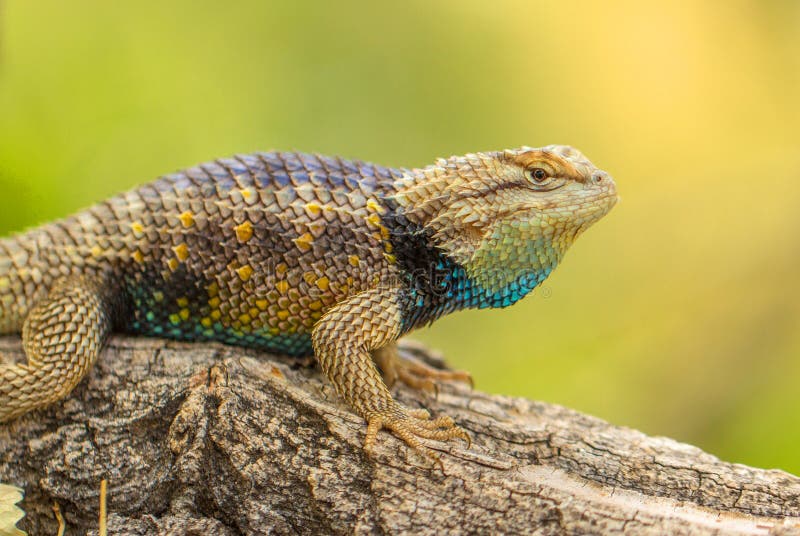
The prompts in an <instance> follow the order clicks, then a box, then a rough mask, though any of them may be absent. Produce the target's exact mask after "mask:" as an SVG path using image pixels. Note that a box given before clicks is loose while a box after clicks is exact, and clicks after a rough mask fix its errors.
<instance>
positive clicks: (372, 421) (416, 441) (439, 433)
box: [364, 404, 472, 471]
mask: <svg viewBox="0 0 800 536" xmlns="http://www.w3.org/2000/svg"><path fill="white" fill-rule="evenodd" d="M381 428H387V429H389V430H391V431H392V433H393V434H394V435H396V436H397V437H399V438H400V439H402V440H403V441H404V442H405V443H406V444H407V445H408V446H409V447H411V448H412V449H414V450H415V451H416V452H417V453H419V454H421V455H422V456H424V457H426V458H429V459H431V460H433V461H434V463H436V464H437V465H438V466H439V468H440V469H442V471H444V466H443V465H442V461H441V459H440V458H439V455H438V454H437V453H436V452H434V451H433V450H432V449H430V448H429V447H426V446H425V445H423V444H422V442H420V439H435V440H438V441H448V440H450V439H456V438H458V439H463V440H464V441H466V443H467V445H468V447H469V446H471V445H472V439H471V438H470V436H469V434H468V433H467V432H466V431H465V430H464V429H463V428H461V427H460V426H458V425H456V424H455V422H454V421H453V419H452V418H451V417H448V416H446V415H445V416H442V417H437V418H436V419H431V415H430V413H429V412H428V411H427V410H425V409H407V408H404V407H403V406H400V405H399V404H398V405H395V407H393V408H391V409H389V410H386V411H384V412H381V413H377V414H374V415H371V416H370V417H368V419H367V434H366V437H365V438H364V450H365V451H366V452H367V454H371V453H372V451H373V448H374V446H375V440H376V437H377V435H378V431H380V429H381Z"/></svg>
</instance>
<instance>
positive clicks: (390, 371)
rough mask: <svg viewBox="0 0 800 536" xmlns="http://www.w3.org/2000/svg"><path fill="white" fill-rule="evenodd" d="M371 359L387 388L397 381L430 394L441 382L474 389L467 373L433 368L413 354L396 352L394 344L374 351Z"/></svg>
mask: <svg viewBox="0 0 800 536" xmlns="http://www.w3.org/2000/svg"><path fill="white" fill-rule="evenodd" d="M373 357H374V359H375V362H376V363H377V364H378V366H379V367H380V368H381V370H382V371H383V379H384V381H385V382H386V385H387V386H389V387H391V386H392V385H394V383H395V382H396V381H397V380H400V381H401V382H403V383H404V384H406V385H408V386H409V387H411V388H412V389H417V390H421V391H427V392H431V393H437V392H438V389H437V386H436V383H437V382H442V381H459V382H464V383H469V385H470V387H474V384H473V381H472V375H471V374H470V373H469V372H467V371H465V370H442V369H437V368H434V367H432V366H430V365H428V364H427V363H425V362H423V361H422V360H420V359H419V358H417V357H416V356H414V355H413V352H408V351H403V350H398V348H397V345H394V344H391V345H387V346H384V347H383V348H380V349H378V350H375V351H374V352H373Z"/></svg>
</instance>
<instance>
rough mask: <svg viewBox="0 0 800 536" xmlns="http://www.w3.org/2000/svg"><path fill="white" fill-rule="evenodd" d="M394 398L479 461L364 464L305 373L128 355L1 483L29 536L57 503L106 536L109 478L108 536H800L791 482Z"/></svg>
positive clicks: (572, 418)
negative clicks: (14, 498) (8, 488)
mask: <svg viewBox="0 0 800 536" xmlns="http://www.w3.org/2000/svg"><path fill="white" fill-rule="evenodd" d="M407 351H415V350H414V348H413V347H407ZM0 352H5V353H6V354H13V355H14V356H16V358H20V356H21V354H20V350H19V342H18V340H13V339H2V340H0ZM397 396H398V398H399V399H400V400H401V401H402V402H403V403H405V404H407V405H409V406H418V405H420V404H421V403H422V404H424V405H425V406H426V407H428V408H429V409H431V410H432V411H433V413H434V414H437V415H438V414H444V413H446V414H448V415H451V416H452V417H454V418H455V419H456V421H457V422H458V423H460V424H461V425H463V426H464V427H465V428H466V429H467V430H468V431H469V432H470V433H471V434H472V437H473V445H472V447H471V448H469V449H468V448H466V446H465V445H463V444H446V445H445V444H436V443H434V442H432V443H430V444H431V445H435V447H436V449H437V450H438V451H440V452H441V455H442V461H443V463H444V473H442V471H441V470H440V469H438V468H436V467H434V466H432V464H431V463H430V461H429V460H427V459H423V458H421V457H420V456H418V455H417V454H415V453H414V452H412V451H411V450H409V449H408V448H407V447H406V446H405V445H404V444H402V443H401V442H400V441H399V440H397V439H395V438H394V437H392V436H391V435H389V434H388V433H385V432H382V433H381V435H380V438H379V439H380V440H379V442H378V447H377V449H376V453H375V456H374V457H373V458H370V457H367V456H366V455H365V454H364V452H363V451H362V449H361V443H362V440H363V436H364V428H365V426H364V423H363V421H362V420H361V419H360V418H359V417H358V416H356V415H355V414H353V413H352V412H351V411H350V410H349V409H347V408H346V407H345V406H344V405H343V404H342V403H341V401H340V400H339V399H338V398H337V396H336V394H335V393H334V391H333V389H332V387H331V386H330V385H329V384H328V383H327V382H326V381H324V380H323V379H322V378H321V377H320V375H319V373H318V371H317V370H316V369H315V368H313V367H302V366H297V364H296V363H295V364H293V362H292V361H290V360H287V359H282V358H278V357H275V356H270V355H264V354H257V353H254V352H251V351H247V350H242V349H235V348H229V347H223V346H215V345H209V346H203V345H190V344H178V343H169V342H164V341H158V340H146V339H133V338H124V337H116V338H114V339H113V340H112V342H111V344H110V345H109V347H108V348H107V350H106V351H105V352H104V354H103V355H102V356H101V358H100V360H99V362H98V363H97V365H96V366H95V369H94V371H93V372H92V373H91V375H90V377H89V378H88V380H87V381H84V382H83V383H82V384H81V385H80V386H79V387H78V388H77V389H76V390H75V392H73V394H72V395H71V396H70V397H69V398H68V399H67V400H65V401H64V402H63V403H60V404H56V405H55V406H54V407H51V408H49V409H46V410H42V411H39V412H35V413H33V414H29V415H26V416H24V417H22V418H20V419H18V420H17V421H15V422H13V423H10V424H7V425H0V481H1V482H5V483H8V484H14V485H17V486H20V487H22V488H24V489H25V491H26V499H25V501H24V502H23V504H22V506H23V508H24V509H25V510H26V511H27V513H28V515H27V517H26V519H25V520H24V521H23V523H22V524H21V526H22V528H25V529H27V530H28V531H29V532H30V533H31V534H34V535H36V534H55V532H56V522H55V518H54V515H53V511H52V505H53V502H57V503H58V504H59V505H60V508H61V511H62V512H63V515H64V518H65V519H66V522H67V534H83V533H86V532H87V531H90V532H95V533H96V530H97V512H98V494H99V488H100V480H101V479H103V478H107V479H108V480H109V497H108V500H109V506H108V507H109V519H108V522H109V533H110V534H184V533H191V534H257V533H265V532H269V533H276V534H295V533H297V534H328V533H332V534H347V533H357V534H365V533H391V534H403V533H405V534H409V533H413V534H445V533H452V534H470V533H508V534H586V533H601V534H616V533H623V532H624V533H626V534H659V535H662V534H800V478H798V477H795V476H792V475H789V474H787V473H784V472H782V471H776V470H772V471H766V470H761V469H753V468H750V467H745V466H742V465H735V464H729V463H725V462H721V461H719V460H718V459H716V458H715V457H713V456H711V455H709V454H706V453H704V452H702V451H700V450H699V449H697V448H695V447H691V446H688V445H684V444H680V443H677V442H675V441H672V440H670V439H665V438H659V437H648V436H645V435H644V434H642V433H640V432H637V431H634V430H630V429H627V428H621V427H616V426H611V425H609V424H607V423H605V422H603V421H601V420H599V419H595V418H592V417H588V416H586V415H582V414H580V413H576V412H574V411H571V410H568V409H565V408H562V407H559V406H554V405H550V404H544V403H540V402H532V401H529V400H524V399H519V398H508V397H502V396H490V395H486V394H483V393H480V392H477V391H470V390H469V388H468V387H466V386H462V385H455V384H448V385H445V386H443V388H442V389H441V391H440V393H439V395H438V398H437V399H433V398H431V397H430V396H426V395H423V394H420V393H415V392H412V391H410V390H409V389H407V388H398V389H397Z"/></svg>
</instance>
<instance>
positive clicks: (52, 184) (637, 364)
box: [0, 0, 800, 473]
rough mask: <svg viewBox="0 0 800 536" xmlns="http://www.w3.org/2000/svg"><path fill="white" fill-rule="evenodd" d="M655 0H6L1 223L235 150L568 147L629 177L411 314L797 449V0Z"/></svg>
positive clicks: (452, 347)
mask: <svg viewBox="0 0 800 536" xmlns="http://www.w3.org/2000/svg"><path fill="white" fill-rule="evenodd" d="M664 4H666V3H664ZM668 4H669V5H660V6H659V5H656V4H654V3H642V2H638V1H629V2H604V1H603V2H600V1H597V2H588V1H558V2H556V1H552V2H502V1H501V2H491V3H490V2H484V1H464V0H458V1H450V2H446V1H441V2H423V1H417V2H394V3H388V2H386V3H373V2H274V3H273V2H270V3H267V2H256V1H252V2H226V3H224V7H222V6H223V3H220V2H210V1H209V2H198V1H193V2H189V1H183V2H178V1H172V2H160V1H150V0H148V1H138V2H126V3H118V2H105V1H100V0H96V1H76V0H71V1H70V2H62V1H56V0H53V1H30V2H24V1H22V0H18V1H7V2H5V3H3V4H0V32H2V33H1V34H0V196H1V197H0V232H2V233H4V234H5V233H8V232H11V231H13V230H19V229H22V228H24V227H26V226H30V225H34V224H36V223H38V222H41V221H44V220H47V219H50V218H54V217H58V216H63V215H66V214H68V213H70V212H72V211H74V210H76V209H78V208H81V207H83V206H86V205H88V204H90V203H92V202H94V201H97V200H100V199H102V198H104V197H106V196H108V195H109V194H112V193H114V192H117V191H118V190H120V189H127V188H129V187H132V186H134V185H136V184H137V183H140V182H143V181H146V180H149V179H151V178H153V177H155V176H157V175H159V174H162V173H165V172H169V171H173V170H176V169H179V168H181V167H184V166H187V165H191V164H194V163H197V162H200V161H204V160H208V159H210V158H213V157H217V156H224V155H228V154H231V153H234V152H246V151H253V150H260V149H270V148H280V149H299V150H306V151H318V152H322V153H337V154H341V155H344V156H351V157H358V158H362V159H367V160H373V161H377V162H380V163H384V164H389V165H399V166H416V165H423V164H426V163H429V162H431V161H432V160H433V159H434V158H435V157H437V156H447V155H450V154H455V153H464V152H469V151H476V150H490V149H498V148H504V147H513V146H519V145H532V146H537V145H544V144H550V143H566V144H571V145H575V146H577V147H579V148H580V149H581V150H582V151H583V152H585V153H586V154H587V155H588V156H589V158H591V159H592V160H593V161H594V162H595V163H596V164H597V165H599V166H601V167H603V168H605V169H607V170H608V171H610V172H611V173H612V175H614V176H615V178H616V180H617V184H618V188H619V191H620V194H621V196H622V203H621V204H620V205H618V206H617V207H616V208H615V209H614V211H612V213H611V214H610V215H609V216H608V217H607V218H606V219H605V220H603V221H602V222H600V223H599V224H598V225H597V226H596V227H594V228H592V229H591V230H590V231H589V232H587V233H586V235H585V236H584V237H583V238H581V239H580V240H579V241H578V243H577V244H576V245H575V246H574V247H573V249H572V250H571V251H570V253H569V254H568V255H567V257H566V259H565V262H564V263H563V264H562V266H561V267H560V268H559V269H558V270H556V272H555V274H554V275H553V276H552V277H551V278H550V279H549V280H548V281H547V282H546V284H545V286H544V287H543V288H542V289H540V290H539V291H537V292H536V293H535V294H534V295H533V296H531V297H529V298H527V299H526V300H524V301H523V302H521V303H519V304H518V305H516V306H514V307H512V308H511V309H508V310H497V311H480V312H464V313H459V314H455V315H452V316H451V317H448V318H446V319H444V320H442V321H440V322H438V323H436V324H435V325H434V326H433V328H431V329H428V330H424V331H422V332H420V333H419V334H418V335H417V337H418V338H421V339H424V340H425V341H428V342H429V343H431V344H432V345H434V346H436V347H438V348H440V349H442V350H444V351H445V352H446V355H447V356H448V358H449V360H450V361H451V362H452V363H453V364H454V365H455V366H457V367H459V368H465V369H468V370H470V371H472V372H473V374H474V376H475V378H476V380H477V385H478V387H479V388H481V389H483V390H488V391H491V392H496V393H505V394H513V395H521V396H527V397H531V398H538V399H543V400H548V401H552V402H557V403H560V404H564V405H567V406H570V407H573V408H577V409H579V410H582V411H586V412H588V413H591V414H594V415H598V416H600V417H602V418H604V419H607V420H609V421H611V422H614V423H617V424H624V425H629V426H633V427H636V428H639V429H641V430H643V431H645V432H647V433H650V434H658V435H668V436H672V437H675V438H677V439H680V440H683V441H688V442H691V443H694V444H697V445H699V446H701V447H703V448H704V449H707V450H709V451H710V452H712V453H714V454H716V455H719V456H721V457H722V458H725V459H727V460H731V461H737V462H743V463H748V464H753V465H757V466H762V467H780V468H783V469H786V470H788V471H791V472H794V473H800V454H799V451H798V448H799V447H800V330H799V329H798V328H800V277H798V272H799V271H800V234H799V233H798V230H799V229H800V211H799V210H798V207H800V3H798V2H794V1H791V0H789V1H785V2H780V1H763V2H762V1H756V0H753V1H750V2H743V1H722V0H720V1H717V2H703V3H700V2H686V3H679V2H672V3H668Z"/></svg>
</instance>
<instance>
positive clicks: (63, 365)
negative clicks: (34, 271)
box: [0, 278, 111, 422]
mask: <svg viewBox="0 0 800 536" xmlns="http://www.w3.org/2000/svg"><path fill="white" fill-rule="evenodd" d="M110 330H111V315H110V311H109V309H108V304H107V302H106V300H104V298H103V294H102V292H101V291H100V287H99V285H98V284H97V283H95V282H93V281H89V280H87V279H84V278H71V279H66V280H62V281H60V282H58V283H57V284H56V285H54V287H53V289H52V290H51V292H50V294H49V295H48V296H47V298H46V299H44V300H43V301H42V302H40V303H39V304H37V305H36V306H35V307H34V308H33V309H32V310H31V311H30V312H29V313H28V316H27V317H26V319H25V323H24V324H23V328H22V342H23V347H24V349H25V355H26V356H27V358H28V363H27V364H3V365H0V422H3V421H7V420H9V419H13V418H14V417H17V416H19V415H22V414H23V413H26V412H28V411H30V410H32V409H35V408H38V407H42V406H46V405H47V404H50V403H52V402H55V401H56V400H59V399H61V398H63V397H64V396H66V395H67V394H68V393H69V392H70V391H72V389H73V388H74V387H75V386H76V385H77V384H78V382H80V381H81V379H82V378H83V377H84V376H85V375H86V373H87V372H88V371H89V369H90V368H91V366H92V365H93V364H94V362H95V360H96V359H97V356H98V354H99V353H100V350H101V349H102V347H103V343H104V342H105V340H106V338H107V337H108V333H109V332H110Z"/></svg>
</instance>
